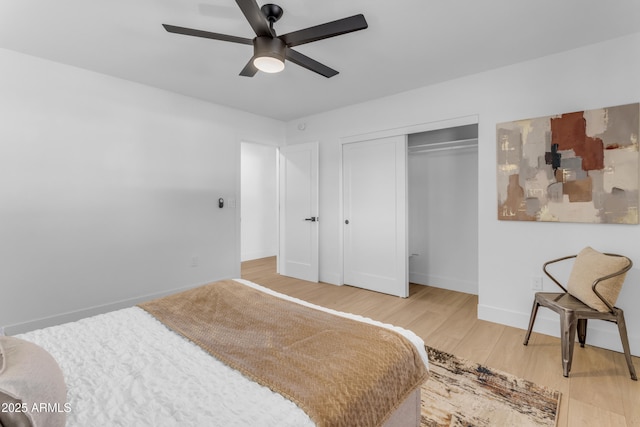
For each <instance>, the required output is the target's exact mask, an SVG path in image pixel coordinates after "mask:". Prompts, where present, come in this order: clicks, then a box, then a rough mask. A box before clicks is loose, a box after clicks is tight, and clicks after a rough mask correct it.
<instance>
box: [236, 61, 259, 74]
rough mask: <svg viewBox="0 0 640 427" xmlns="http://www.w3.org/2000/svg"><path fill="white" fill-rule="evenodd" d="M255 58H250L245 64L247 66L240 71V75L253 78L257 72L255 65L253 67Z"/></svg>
mask: <svg viewBox="0 0 640 427" xmlns="http://www.w3.org/2000/svg"><path fill="white" fill-rule="evenodd" d="M254 59H255V58H254V57H252V58H251V59H250V60H249V62H247V65H245V66H244V68H243V69H242V71H240V75H241V76H244V77H253V76H255V75H256V73H257V72H258V69H257V68H256V66H255V65H253V60H254Z"/></svg>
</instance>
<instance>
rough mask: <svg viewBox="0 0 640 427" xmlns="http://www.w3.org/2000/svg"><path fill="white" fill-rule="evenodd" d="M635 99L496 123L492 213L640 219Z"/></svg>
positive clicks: (639, 119) (519, 217)
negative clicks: (494, 204) (495, 182)
mask: <svg viewBox="0 0 640 427" xmlns="http://www.w3.org/2000/svg"><path fill="white" fill-rule="evenodd" d="M639 133H640V104H638V103H636V104H628V105H620V106H616V107H607V108H601V109H597V110H588V111H577V112H574V113H566V114H561V115H557V116H548V117H539V118H535V119H527V120H518V121H514V122H508V123H500V124H498V125H497V126H496V139H497V151H498V158H497V163H498V219H500V220H511V221H554V222H585V223H605V224H638V193H639V192H638V187H639V185H638V181H639V176H638V134H639Z"/></svg>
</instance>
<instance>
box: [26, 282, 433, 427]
mask: <svg viewBox="0 0 640 427" xmlns="http://www.w3.org/2000/svg"><path fill="white" fill-rule="evenodd" d="M238 282H240V283H243V284H245V285H247V286H251V287H253V288H255V289H259V290H261V291H263V292H266V293H269V294H271V295H275V296H278V297H280V298H284V299H288V300H291V301H295V302H297V303H299V304H303V305H306V306H309V307H313V308H316V309H321V310H324V311H327V312H330V313H333V314H335V315H338V316H344V317H348V318H352V319H355V320H359V321H363V322H368V323H372V324H376V325H378V326H381V327H385V328H389V329H392V330H394V331H396V332H398V333H401V334H402V335H403V336H405V337H406V338H407V339H409V340H410V341H411V342H412V343H413V344H414V345H415V346H416V348H417V349H418V352H419V354H420V356H421V358H422V359H423V361H424V363H425V365H427V366H428V359H427V355H426V352H425V350H424V343H423V342H422V339H420V338H419V337H418V336H416V335H415V334H414V333H412V332H411V331H408V330H405V329H402V328H399V327H395V326H392V325H386V324H382V323H380V322H376V321H373V320H370V319H366V318H364V317H361V316H358V315H353V314H348V313H342V312H337V311H335V310H330V309H326V308H323V307H319V306H317V305H314V304H310V303H306V302H304V301H300V300H297V299H295V298H291V297H288V296H286V295H282V294H279V293H277V292H274V291H272V290H270V289H267V288H264V287H262V286H259V285H257V284H254V283H252V282H248V281H245V280H238ZM17 337H18V338H22V339H25V340H28V341H32V342H34V343H36V344H38V345H40V346H41V347H43V348H45V349H46V350H47V351H49V353H51V355H53V357H54V358H55V359H56V361H57V362H58V363H59V365H60V368H61V369H62V372H63V374H64V377H65V381H66V384H67V388H68V392H67V398H68V402H69V408H70V412H69V413H68V414H67V426H68V427H76V426H77V427H91V426H100V427H102V426H105V425H110V426H113V425H116V426H128V427H130V426H174V425H175V426H178V425H179V426H204V425H206V426H296V427H303V426H313V425H314V423H313V422H312V420H311V419H310V418H309V417H308V416H307V415H306V413H305V412H304V411H302V410H301V409H300V408H298V407H297V406H296V405H295V404H294V403H292V402H291V401H289V400H287V399H286V398H284V397H282V396H281V395H279V394H277V393H274V392H272V391H271V390H270V389H269V388H267V387H264V386H261V385H259V384H257V383H255V382H253V381H251V380H249V379H248V378H246V377H244V376H243V375H242V374H240V373H239V372H237V371H235V370H233V369H231V368H229V367H228V366H226V365H225V364H223V363H222V362H219V361H218V360H216V359H215V358H213V357H212V356H211V355H210V354H208V353H207V352H205V351H204V350H202V349H201V348H200V347H199V346H197V345H195V344H193V343H192V342H190V341H188V340H187V339H185V338H183V337H181V336H179V335H178V334H176V333H174V332H172V331H170V330H169V329H167V328H166V327H165V326H164V325H163V324H162V323H160V322H159V321H158V320H156V319H155V318H154V317H153V316H151V315H150V314H148V313H147V312H146V311H144V310H142V309H140V308H138V307H131V308H126V309H123V310H118V311H114V312H110V313H106V314H102V315H98V316H94V317H90V318H86V319H82V320H80V321H77V322H72V323H68V324H64V325H60V326H55V327H51V328H46V329H41V330H36V331H32V332H28V333H26V334H21V335H18V336H17Z"/></svg>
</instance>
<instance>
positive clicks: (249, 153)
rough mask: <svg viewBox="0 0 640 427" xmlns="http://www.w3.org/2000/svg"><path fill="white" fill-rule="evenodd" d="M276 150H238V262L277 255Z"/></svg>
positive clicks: (252, 146)
mask: <svg viewBox="0 0 640 427" xmlns="http://www.w3.org/2000/svg"><path fill="white" fill-rule="evenodd" d="M277 162H278V149H277V148H276V147H274V146H270V145H265V144H258V143H253V142H241V147H240V176H241V178H240V260H241V261H249V260H253V259H259V258H266V257H271V256H277V255H278V168H277Z"/></svg>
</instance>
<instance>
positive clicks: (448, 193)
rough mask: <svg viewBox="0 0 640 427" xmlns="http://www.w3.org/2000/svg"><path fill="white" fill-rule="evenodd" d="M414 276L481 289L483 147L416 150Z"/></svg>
mask: <svg viewBox="0 0 640 427" xmlns="http://www.w3.org/2000/svg"><path fill="white" fill-rule="evenodd" d="M407 166H408V175H409V179H408V193H409V254H410V257H409V281H411V282H413V283H419V284H422V285H432V286H435V287H439V288H445V289H451V290H454V291H459V292H466V293H470V294H477V293H478V184H477V177H478V150H477V148H476V147H469V148H464V149H456V150H442V151H431V152H428V151H423V152H420V151H418V152H415V153H410V154H409V156H408V160H407Z"/></svg>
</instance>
